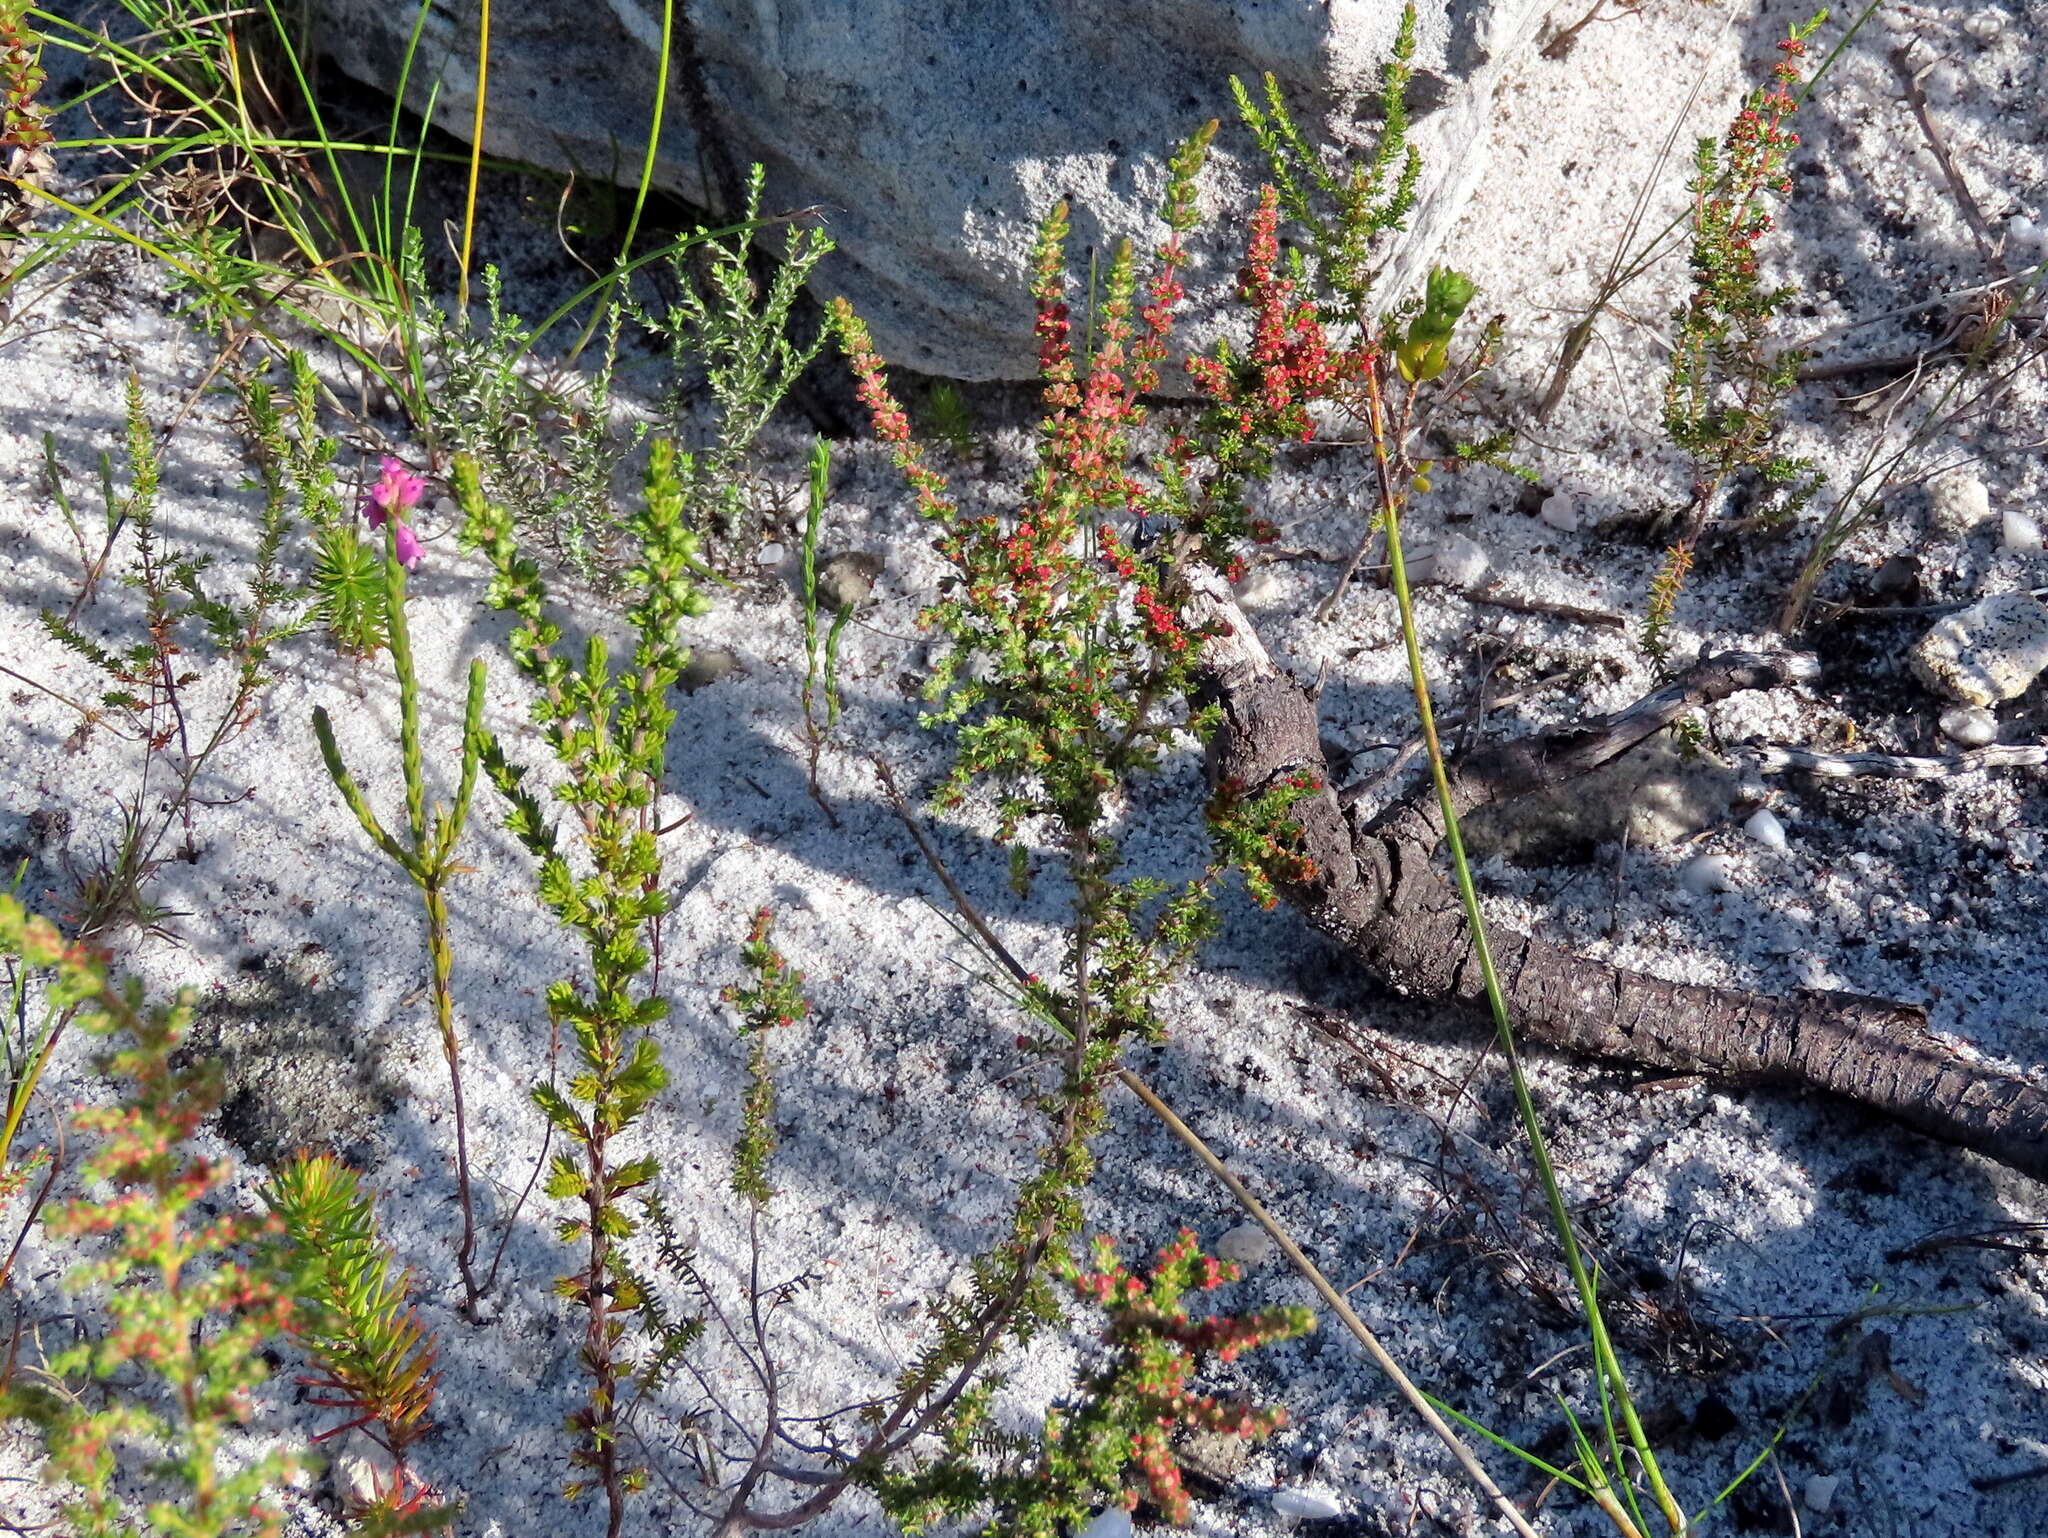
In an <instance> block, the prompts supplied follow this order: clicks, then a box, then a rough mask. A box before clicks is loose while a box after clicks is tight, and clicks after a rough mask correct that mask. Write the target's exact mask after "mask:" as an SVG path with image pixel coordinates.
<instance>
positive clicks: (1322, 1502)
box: [1273, 1490, 1344, 1522]
mask: <svg viewBox="0 0 2048 1538" xmlns="http://www.w3.org/2000/svg"><path fill="white" fill-rule="evenodd" d="M1273 1509H1274V1510H1275V1511H1277V1512H1279V1513H1280V1515H1281V1516H1283V1517H1299V1518H1300V1519H1301V1520H1303V1521H1304V1522H1327V1521H1329V1520H1330V1518H1332V1517H1341V1516H1343V1515H1344V1508H1343V1507H1342V1506H1340V1505H1339V1504H1338V1503H1337V1502H1336V1501H1335V1500H1333V1499H1332V1498H1331V1497H1329V1496H1327V1495H1325V1494H1323V1492H1322V1491H1320V1490H1277V1491H1275V1492H1274V1494H1273Z"/></svg>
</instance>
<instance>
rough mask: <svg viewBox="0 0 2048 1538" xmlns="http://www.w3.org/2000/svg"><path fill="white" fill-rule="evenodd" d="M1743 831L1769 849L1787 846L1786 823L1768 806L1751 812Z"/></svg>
mask: <svg viewBox="0 0 2048 1538" xmlns="http://www.w3.org/2000/svg"><path fill="white" fill-rule="evenodd" d="M1742 831H1743V832H1745V833H1747V834H1748V835H1749V836H1750V837H1751V838H1753V839H1755V840H1756V841H1757V842H1758V843H1759V844H1762V845H1763V846H1764V847H1765V848H1767V849H1783V848H1784V847H1785V825H1784V824H1783V823H1782V822H1780V821H1778V814H1777V813H1776V812H1774V811H1772V810H1771V809H1770V808H1769V807H1767V806H1760V807H1758V808H1757V809H1756V810H1755V811H1754V812H1753V813H1751V814H1750V818H1749V821H1748V822H1745V823H1744V824H1743V825H1742Z"/></svg>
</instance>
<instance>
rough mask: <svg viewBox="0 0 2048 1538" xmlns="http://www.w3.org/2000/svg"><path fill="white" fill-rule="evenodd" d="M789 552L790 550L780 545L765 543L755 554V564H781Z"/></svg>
mask: <svg viewBox="0 0 2048 1538" xmlns="http://www.w3.org/2000/svg"><path fill="white" fill-rule="evenodd" d="M788 554H789V552H788V551H787V550H785V549H783V548H782V546H780V545H775V544H768V545H763V546H762V547H761V548H760V550H759V551H757V552H756V553H755V555H754V564H755V565H756V566H780V565H781V564H782V558H783V557H784V556H786V555H788Z"/></svg>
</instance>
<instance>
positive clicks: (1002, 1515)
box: [877, 1229, 1315, 1538]
mask: <svg viewBox="0 0 2048 1538" xmlns="http://www.w3.org/2000/svg"><path fill="white" fill-rule="evenodd" d="M1094 1249H1095V1253H1094V1260H1095V1267H1096V1269H1094V1270H1093V1271H1083V1270H1081V1269H1080V1268H1079V1267H1078V1266H1075V1265H1073V1264H1072V1263H1070V1262H1069V1263H1065V1264H1063V1265H1062V1266H1061V1275H1062V1279H1063V1280H1065V1281H1066V1282H1067V1283H1068V1284H1069V1285H1070V1286H1071V1287H1072V1288H1073V1290H1074V1293H1075V1295H1076V1296H1077V1297H1079V1298H1082V1299H1085V1300H1087V1301H1090V1302H1093V1303H1096V1304H1099V1305H1100V1306H1101V1307H1102V1309H1103V1310H1104V1311H1105V1312H1106V1313H1107V1314H1108V1316H1109V1326H1108V1328H1107V1330H1105V1332H1104V1335H1103V1339H1104V1340H1105V1341H1106V1342H1107V1343H1108V1345H1109V1348H1110V1353H1109V1359H1108V1360H1107V1361H1106V1362H1105V1363H1104V1364H1103V1365H1102V1366H1101V1367H1100V1368H1099V1369H1097V1370H1096V1371H1095V1372H1094V1373H1092V1374H1090V1375H1089V1376H1088V1377H1086V1378H1085V1379H1083V1380H1082V1381H1081V1382H1080V1383H1079V1384H1078V1385H1076V1391H1075V1393H1074V1395H1073V1396H1072V1399H1071V1400H1070V1402H1069V1403H1068V1404H1067V1405H1066V1406H1064V1407H1055V1408H1053V1409H1051V1410H1048V1411H1047V1412H1046V1416H1045V1425H1044V1429H1043V1431H1042V1432H1041V1434H1040V1437H1039V1440H1038V1443H1037V1445H1036V1446H1035V1447H1028V1446H1026V1445H1024V1444H1021V1443H1020V1442H1019V1441H1018V1439H1015V1438H1010V1437H1006V1436H1004V1435H1003V1434H1002V1433H1000V1432H998V1431H996V1430H994V1429H993V1428H992V1427H991V1426H990V1425H989V1423H988V1402H989V1399H990V1397H991V1394H992V1386H984V1387H983V1388H981V1389H979V1390H977V1392H976V1393H974V1394H973V1395H972V1396H969V1397H968V1398H967V1399H966V1400H965V1401H963V1404H962V1406H961V1408H960V1411H959V1413H958V1414H956V1415H955V1416H954V1417H953V1419H952V1420H951V1422H950V1423H949V1424H948V1426H947V1429H946V1434H945V1439H944V1451H943V1453H942V1454H941V1456H940V1457H938V1458H936V1459H933V1460H931V1461H929V1462H927V1463H924V1464H923V1465H921V1466H919V1467H918V1468H916V1469H914V1470H911V1471H909V1472H906V1473H902V1474H892V1475H889V1476H887V1477H886V1478H884V1479H882V1480H880V1481H878V1486H877V1487H878V1491H879V1493H880V1495H881V1498H882V1504H883V1508H884V1510H886V1511H887V1512H888V1513H889V1515H890V1517H891V1518H892V1519H894V1520H895V1521H896V1522H897V1523H898V1524H899V1525H900V1526H901V1527H902V1528H903V1530H904V1531H905V1532H906V1533H921V1532H925V1531H928V1530H929V1529H930V1528H931V1527H932V1526H933V1525H934V1524H936V1523H938V1522H940V1521H943V1520H946V1519H948V1518H951V1519H955V1520H957V1519H959V1518H962V1517H967V1516H970V1515H973V1514H975V1513H977V1512H981V1511H989V1512H990V1513H991V1516H990V1518H989V1520H988V1524H987V1526H986V1527H984V1528H983V1529H982V1532H983V1535H984V1538H1060V1535H1061V1534H1062V1533H1064V1532H1066V1531H1068V1530H1069V1528H1068V1527H1067V1526H1066V1525H1065V1524H1072V1525H1073V1527H1075V1528H1078V1527H1079V1526H1080V1525H1081V1524H1082V1523H1085V1522H1086V1521H1087V1520H1088V1519H1089V1517H1090V1515H1091V1514H1092V1513H1093V1511H1094V1510H1095V1509H1096V1508H1098V1507H1100V1506H1102V1505H1103V1504H1105V1503H1109V1504H1121V1505H1123V1506H1125V1507H1130V1506H1133V1505H1135V1504H1136V1503H1137V1501H1138V1499H1139V1498H1140V1496H1141V1495H1142V1496H1143V1497H1144V1498H1146V1499H1149V1500H1150V1501H1151V1502H1152V1503H1153V1504H1154V1505H1155V1506H1157V1507H1158V1508H1159V1509H1160V1510H1161V1511H1163V1512H1164V1513H1165V1514H1166V1518H1167V1520H1168V1521H1169V1522H1172V1523H1175V1524H1176V1525H1178V1524H1182V1523H1185V1522H1186V1521H1187V1520H1188V1516H1189V1510H1190V1507H1189V1501H1188V1496H1187V1492H1186V1491H1185V1490H1184V1489H1183V1488H1182V1485H1181V1478H1180V1469H1179V1467H1178V1465H1177V1464H1176V1463H1175V1461H1174V1457H1173V1453H1172V1450H1171V1445H1170V1439H1171V1437H1172V1435H1173V1433H1174V1432H1175V1431H1177V1430H1178V1429H1180V1428H1181V1427H1184V1426H1185V1427H1196V1428H1200V1429H1203V1430H1207V1431H1216V1432H1222V1433H1224V1434H1226V1435H1230V1436H1241V1437H1246V1438H1250V1439H1254V1440H1256V1439H1258V1438H1260V1437H1264V1436H1267V1435H1270V1434H1271V1433H1272V1432H1273V1431H1274V1430H1276V1429H1278V1428H1279V1427H1280V1426H1282V1425H1284V1424H1285V1422H1286V1419H1287V1416H1286V1412H1285V1411H1284V1410H1279V1409H1269V1410H1261V1409H1254V1408H1252V1407H1251V1406H1249V1405H1245V1404H1236V1403H1227V1402H1225V1401H1222V1400H1219V1399H1217V1398H1215V1397H1213V1396H1211V1395H1207V1394H1201V1393H1196V1392H1194V1391H1193V1389H1192V1387H1191V1385H1192V1383H1193V1380H1194V1376H1195V1369H1196V1359H1197V1358H1198V1357H1200V1356H1205V1355H1212V1356H1214V1357H1215V1358H1216V1359H1217V1360H1219V1361H1222V1362H1229V1361H1233V1360H1235V1359H1236V1358H1237V1357H1238V1356H1239V1355H1241V1354H1242V1353H1244V1352H1246V1351H1249V1350H1253V1349H1255V1348H1257V1347H1259V1346H1262V1345H1267V1344H1270V1343H1272V1342H1274V1341H1282V1340H1290V1339H1293V1338H1294V1337H1296V1336H1300V1335H1306V1334H1308V1333H1309V1332H1310V1331H1312V1330H1313V1329H1314V1328H1315V1316H1314V1315H1313V1313H1311V1312H1310V1310H1308V1309H1306V1308H1298V1307H1297V1308H1281V1309H1273V1310H1269V1311H1267V1312H1264V1313H1258V1314H1251V1315H1247V1316H1244V1317H1241V1318H1219V1317H1217V1316H1216V1315H1214V1314H1211V1315H1209V1316H1207V1317H1206V1318H1203V1319H1199V1320H1197V1319H1194V1318H1192V1317H1190V1315H1189V1313H1188V1310H1187V1308H1186V1306H1185V1303H1184V1301H1183V1299H1184V1298H1185V1296H1186V1294H1188V1293H1189V1292H1196V1291H1200V1292H1206V1291H1209V1290H1211V1289H1213V1288H1216V1287H1219V1286H1222V1285H1223V1284H1224V1283H1226V1282H1232V1281H1236V1280H1237V1279H1238V1275H1239V1273H1238V1269H1237V1267H1236V1266H1234V1265H1227V1264H1225V1263H1223V1262H1220V1261H1217V1260H1213V1259H1211V1258H1209V1257H1208V1256H1205V1255H1203V1254H1202V1252H1201V1248H1200V1246H1199V1245H1198V1244H1197V1243H1196V1242H1195V1236H1194V1234H1193V1233H1191V1232H1190V1231H1188V1230H1187V1229H1182V1230H1181V1232H1180V1235H1179V1237H1178V1238H1176V1239H1175V1241H1174V1242H1173V1243H1172V1244H1170V1245H1168V1246H1167V1247H1166V1248H1165V1249H1163V1250H1161V1251H1160V1252H1159V1258H1158V1261H1157V1263H1156V1265H1155V1266H1154V1268H1153V1271H1152V1275H1151V1276H1150V1277H1149V1278H1145V1279H1141V1278H1139V1277H1137V1276H1134V1275H1133V1274H1132V1273H1131V1272H1130V1271H1129V1270H1128V1269H1127V1268H1126V1267H1125V1266H1124V1265H1123V1264H1122V1263H1121V1262H1120V1261H1119V1260H1118V1259H1117V1257H1116V1248H1115V1246H1114V1245H1113V1244H1111V1242H1110V1241H1109V1240H1108V1239H1105V1238H1098V1239H1097V1240H1096V1241H1095V1247H1094ZM1131 1475H1135V1476H1136V1479H1137V1483H1138V1488H1135V1489H1133V1488H1129V1487H1127V1485H1126V1483H1125V1481H1126V1478H1127V1477H1128V1476H1131Z"/></svg>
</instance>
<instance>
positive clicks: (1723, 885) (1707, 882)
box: [1678, 818, 1782, 897]
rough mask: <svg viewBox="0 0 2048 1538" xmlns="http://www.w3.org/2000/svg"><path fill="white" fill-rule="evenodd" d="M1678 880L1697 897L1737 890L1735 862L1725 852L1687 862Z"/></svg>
mask: <svg viewBox="0 0 2048 1538" xmlns="http://www.w3.org/2000/svg"><path fill="white" fill-rule="evenodd" d="M1776 820H1777V819H1776V818H1773V819H1772V821H1774V822H1775V821H1776ZM1780 836H1782V833H1781V835H1780ZM1678 880H1679V884H1680V885H1681V886H1683V887H1684V888H1685V889H1686V890H1687V891H1688V892H1690V893H1692V895H1693V896H1695V897H1710V896H1712V895H1713V894H1714V893H1716V892H1732V891H1734V890H1735V862H1734V861H1733V860H1731V859H1729V858H1728V856H1726V855H1725V854H1703V855H1700V856H1698V857H1697V858H1695V859H1692V860H1688V861H1687V862H1686V865H1685V869H1684V870H1682V871H1680V872H1679V873H1678Z"/></svg>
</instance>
